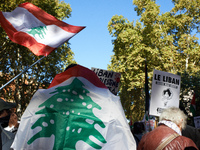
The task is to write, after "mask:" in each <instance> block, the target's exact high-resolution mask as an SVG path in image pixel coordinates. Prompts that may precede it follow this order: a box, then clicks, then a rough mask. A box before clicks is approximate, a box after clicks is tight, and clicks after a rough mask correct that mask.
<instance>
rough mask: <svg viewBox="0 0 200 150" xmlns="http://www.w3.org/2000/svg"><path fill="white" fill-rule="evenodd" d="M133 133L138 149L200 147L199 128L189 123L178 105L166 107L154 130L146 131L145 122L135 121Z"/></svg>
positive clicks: (173, 149)
mask: <svg viewBox="0 0 200 150" xmlns="http://www.w3.org/2000/svg"><path fill="white" fill-rule="evenodd" d="M134 128H135V129H134ZM132 133H133V136H134V138H135V141H136V144H137V150H198V149H199V148H200V132H199V130H198V129H197V128H195V127H192V126H189V125H187V116H186V115H185V114H184V112H183V111H181V110H180V109H179V108H176V107H170V108H167V109H165V110H164V111H163V112H162V114H161V115H160V117H159V122H158V123H157V126H156V127H155V129H153V130H152V131H150V132H147V133H146V132H145V129H144V123H143V122H135V123H134V126H133V129H132Z"/></svg>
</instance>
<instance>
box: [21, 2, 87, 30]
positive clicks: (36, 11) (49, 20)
mask: <svg viewBox="0 0 200 150" xmlns="http://www.w3.org/2000/svg"><path fill="white" fill-rule="evenodd" d="M19 7H23V8H25V9H27V10H28V11H29V12H30V13H32V14H33V15H34V16H35V17H36V18H37V19H38V20H40V21H41V22H43V23H44V24H46V25H51V24H55V25H57V26H59V27H60V28H62V29H63V30H65V31H67V32H71V33H78V32H80V31H81V30H82V29H84V28H85V27H84V26H73V25H69V24H67V23H65V22H63V21H60V20H58V19H57V18H56V17H54V16H52V15H50V14H48V13H46V12H45V11H44V10H42V9H40V8H39V7H37V6H35V5H33V4H31V3H28V2H26V3H23V4H20V5H19Z"/></svg>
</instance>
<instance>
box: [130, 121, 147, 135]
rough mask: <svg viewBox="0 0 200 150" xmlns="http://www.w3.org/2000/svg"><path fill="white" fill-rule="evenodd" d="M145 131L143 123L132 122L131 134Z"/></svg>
mask: <svg viewBox="0 0 200 150" xmlns="http://www.w3.org/2000/svg"><path fill="white" fill-rule="evenodd" d="M144 131H145V127H144V123H142V122H134V124H133V131H132V132H133V134H141V133H143V132H144Z"/></svg>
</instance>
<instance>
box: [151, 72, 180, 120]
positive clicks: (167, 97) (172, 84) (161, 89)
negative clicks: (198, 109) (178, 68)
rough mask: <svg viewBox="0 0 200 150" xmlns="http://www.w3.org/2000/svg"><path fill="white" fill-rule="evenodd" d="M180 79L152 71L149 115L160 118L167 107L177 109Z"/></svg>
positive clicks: (170, 74)
mask: <svg viewBox="0 0 200 150" xmlns="http://www.w3.org/2000/svg"><path fill="white" fill-rule="evenodd" d="M180 85H181V77H180V76H179V75H175V74H172V73H168V72H163V71H159V70H154V72H153V81H152V92H151V101H150V115H153V116H160V114H161V113H162V111H163V110H164V109H166V108H168V107H172V106H174V107H179V94H180Z"/></svg>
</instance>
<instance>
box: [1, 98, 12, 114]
mask: <svg viewBox="0 0 200 150" xmlns="http://www.w3.org/2000/svg"><path fill="white" fill-rule="evenodd" d="M15 107H16V103H9V102H5V101H4V100H3V99H1V98H0V111H2V110H4V109H11V108H15Z"/></svg>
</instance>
